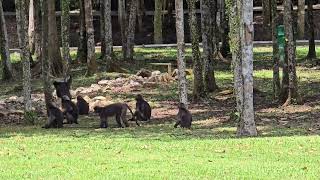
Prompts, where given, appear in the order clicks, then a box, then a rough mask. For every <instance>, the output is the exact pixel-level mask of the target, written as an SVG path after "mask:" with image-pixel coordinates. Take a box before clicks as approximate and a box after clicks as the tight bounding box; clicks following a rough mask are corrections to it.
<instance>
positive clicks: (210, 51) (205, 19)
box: [201, 0, 218, 92]
mask: <svg viewBox="0 0 320 180" xmlns="http://www.w3.org/2000/svg"><path fill="white" fill-rule="evenodd" d="M216 3H217V1H216V0H214V1H211V0H202V1H201V27H202V45H203V55H202V58H203V64H204V67H203V76H204V88H205V91H207V92H213V91H215V90H216V89H217V88H218V86H217V84H216V81H215V77H214V68H213V58H214V54H216V53H217V46H216V38H215V37H214V32H216V16H215V14H216ZM212 11H215V12H212Z"/></svg>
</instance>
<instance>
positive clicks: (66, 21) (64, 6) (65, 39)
mask: <svg viewBox="0 0 320 180" xmlns="http://www.w3.org/2000/svg"><path fill="white" fill-rule="evenodd" d="M61 13H62V14H61V39H62V57H63V60H64V61H67V63H66V66H65V69H64V74H65V77H66V76H67V75H68V74H69V73H70V65H71V61H72V59H71V56H70V47H69V41H70V38H69V34H70V0H61Z"/></svg>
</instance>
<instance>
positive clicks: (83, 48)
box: [77, 0, 88, 63]
mask: <svg viewBox="0 0 320 180" xmlns="http://www.w3.org/2000/svg"><path fill="white" fill-rule="evenodd" d="M79 4H80V17H79V18H80V28H79V31H80V33H79V35H80V39H79V47H78V52H77V60H78V62H81V63H86V62H87V54H88V48H87V32H86V22H85V10H84V0H79Z"/></svg>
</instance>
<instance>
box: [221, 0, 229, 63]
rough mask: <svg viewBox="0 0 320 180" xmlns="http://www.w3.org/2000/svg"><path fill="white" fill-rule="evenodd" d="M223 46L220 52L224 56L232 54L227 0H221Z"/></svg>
mask: <svg viewBox="0 0 320 180" xmlns="http://www.w3.org/2000/svg"><path fill="white" fill-rule="evenodd" d="M221 2H222V4H221V6H222V7H221V17H220V18H221V21H220V22H221V28H222V33H221V48H220V52H221V54H222V56H223V57H226V56H228V55H229V54H230V44H229V17H228V15H227V14H226V3H225V0H222V1H221Z"/></svg>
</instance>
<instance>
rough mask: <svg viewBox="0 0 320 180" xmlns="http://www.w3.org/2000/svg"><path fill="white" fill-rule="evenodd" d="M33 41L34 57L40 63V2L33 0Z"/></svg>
mask: <svg viewBox="0 0 320 180" xmlns="http://www.w3.org/2000/svg"><path fill="white" fill-rule="evenodd" d="M33 4H34V11H35V15H34V34H35V35H34V36H35V37H34V39H35V43H34V44H35V52H34V54H35V57H36V61H37V62H40V61H41V59H40V57H41V4H40V0H34V2H33Z"/></svg>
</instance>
